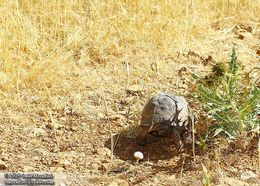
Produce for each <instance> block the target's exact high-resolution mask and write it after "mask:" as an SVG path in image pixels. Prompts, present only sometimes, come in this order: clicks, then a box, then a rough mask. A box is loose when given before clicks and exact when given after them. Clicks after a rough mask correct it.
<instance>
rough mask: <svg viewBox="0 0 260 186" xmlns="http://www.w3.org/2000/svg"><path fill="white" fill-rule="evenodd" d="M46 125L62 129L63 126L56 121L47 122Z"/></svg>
mask: <svg viewBox="0 0 260 186" xmlns="http://www.w3.org/2000/svg"><path fill="white" fill-rule="evenodd" d="M46 127H47V128H48V129H61V128H62V127H63V125H61V124H59V123H56V122H54V123H49V124H47V125H46Z"/></svg>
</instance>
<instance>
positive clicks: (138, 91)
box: [126, 85, 144, 96]
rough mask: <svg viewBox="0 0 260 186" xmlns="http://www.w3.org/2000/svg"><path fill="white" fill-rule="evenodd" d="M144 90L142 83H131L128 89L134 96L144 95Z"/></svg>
mask: <svg viewBox="0 0 260 186" xmlns="http://www.w3.org/2000/svg"><path fill="white" fill-rule="evenodd" d="M143 91H144V89H143V86H141V85H131V86H130V87H129V88H128V89H126V92H127V93H128V94H130V95H133V96H137V95H142V92H143Z"/></svg>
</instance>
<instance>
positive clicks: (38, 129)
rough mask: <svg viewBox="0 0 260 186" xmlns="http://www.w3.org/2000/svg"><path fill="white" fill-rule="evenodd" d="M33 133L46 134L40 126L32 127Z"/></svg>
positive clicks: (35, 134) (36, 134)
mask: <svg viewBox="0 0 260 186" xmlns="http://www.w3.org/2000/svg"><path fill="white" fill-rule="evenodd" d="M33 134H34V136H46V135H47V132H46V131H45V130H44V129H42V128H34V129H33Z"/></svg>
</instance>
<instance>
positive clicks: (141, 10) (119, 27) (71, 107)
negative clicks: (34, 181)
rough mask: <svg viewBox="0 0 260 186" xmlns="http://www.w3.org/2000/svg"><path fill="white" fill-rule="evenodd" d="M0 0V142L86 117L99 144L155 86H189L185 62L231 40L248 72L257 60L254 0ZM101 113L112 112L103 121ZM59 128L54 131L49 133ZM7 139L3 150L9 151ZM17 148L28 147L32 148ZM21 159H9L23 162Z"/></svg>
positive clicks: (217, 51) (220, 53) (216, 56)
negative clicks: (131, 93) (182, 73)
mask: <svg viewBox="0 0 260 186" xmlns="http://www.w3.org/2000/svg"><path fill="white" fill-rule="evenodd" d="M0 5H1V8H0V26H1V29H0V48H1V49H2V50H0V87H1V89H0V98H1V99H0V107H1V109H0V110H1V115H0V119H1V123H2V124H1V129H2V130H0V131H1V132H2V134H3V136H4V137H5V138H4V139H1V143H15V140H20V141H25V142H26V141H27V142H28V141H31V140H32V139H33V138H30V137H29V136H28V139H27V138H26V137H24V135H26V134H27V133H26V131H24V128H25V127H27V126H29V127H40V128H41V127H43V126H44V125H45V124H46V125H48V124H51V125H54V124H55V123H58V124H68V123H70V125H72V126H71V127H73V125H75V126H76V127H78V126H79V125H81V124H82V122H85V123H87V124H88V125H89V128H90V129H89V131H87V132H86V133H84V135H85V136H86V135H89V136H88V137H85V138H84V139H82V140H86V141H87V142H85V143H90V144H91V145H93V146H95V147H100V146H103V142H104V140H105V139H106V138H107V137H109V134H111V136H112V134H115V133H117V132H119V131H122V129H124V128H127V127H133V126H136V124H137V121H138V117H139V114H140V111H141V109H142V106H143V103H144V101H146V99H147V98H148V97H150V96H151V95H152V94H153V93H155V92H159V91H168V92H173V93H176V94H184V95H186V94H188V93H190V90H189V87H188V86H187V85H186V86H184V85H181V86H179V85H180V84H182V83H183V82H185V83H186V84H188V83H189V82H190V81H191V78H190V72H193V73H201V72H202V73H206V72H207V71H208V69H209V68H210V66H208V65H206V66H205V65H203V62H205V61H206V59H207V58H208V57H209V56H211V57H212V59H213V60H211V61H210V63H214V62H215V61H224V60H226V61H227V60H228V59H229V54H230V51H231V49H232V47H233V46H235V47H236V49H237V52H238V54H239V60H240V61H241V63H242V66H243V67H244V71H245V72H250V70H252V69H254V67H257V65H258V64H257V63H259V53H258V52H259V50H260V45H259V43H260V42H259V39H260V38H259V35H260V19H259V12H260V3H259V0H230V1H226V0H223V1H207V0H190V1H182V0H177V1H171V0H164V1H163V0H160V1H148V0H142V1H137V0H134V1H116V0H108V1H102V0H95V1H83V0H78V1H72V0H64V1H61V0H57V1H51V0H46V1H45V0H40V1H30V0H24V1H0ZM257 51H258V52H257ZM192 52H194V53H192ZM257 55H258V56H257ZM181 67H187V71H188V75H187V76H186V75H185V76H184V77H180V76H179V75H178V70H179V69H180V68H181ZM254 73H257V72H256V71H254ZM250 75H251V74H250ZM254 76H257V75H254ZM133 85H136V86H137V89H138V90H137V93H136V95H134V96H129V94H128V93H126V90H127V89H129V88H130V89H131V88H133ZM140 92H141V93H140ZM103 98H105V100H106V108H105V107H104V99H103ZM129 107H130V115H129V118H127V122H126V121H125V120H126V119H125V118H124V116H126V115H127V112H128V109H129ZM50 113H51V115H50ZM128 114H129V113H128ZM75 115H76V116H75ZM104 115H108V117H111V118H112V119H110V121H111V120H113V119H115V120H116V121H115V122H114V123H112V124H107V123H106V122H104V121H103V120H102V119H104V118H106V117H104ZM121 115H123V118H119V120H118V116H121ZM64 116H65V119H66V122H64V118H63V117H64ZM70 116H71V117H70ZM78 117H79V118H81V119H80V120H77V118H78ZM127 117H128V116H127ZM68 120H69V121H68ZM111 122H112V121H111ZM82 125H83V124H82ZM110 127H111V128H110ZM84 130H85V128H84ZM99 130H101V131H99ZM11 133H12V135H10V134H11ZM14 135H17V136H18V139H16V137H17V136H16V137H14ZM50 135H52V134H50ZM63 135H64V134H60V136H59V133H58V134H57V136H56V133H55V139H53V140H54V141H59V140H63ZM19 136H20V137H21V138H22V139H21V138H20V137H19ZM74 137H75V139H77V140H78V138H77V136H74ZM73 139H74V138H73ZM49 140H52V138H50V139H49ZM77 140H76V142H77ZM79 141H80V140H79ZM35 143H36V142H35ZM46 144H47V143H46ZM46 144H45V145H46ZM62 145H64V144H63V143H59V142H57V143H54V147H51V148H57V149H60V148H61V146H62ZM29 146H30V145H29ZM4 148H6V149H5V150H6V151H5V153H6V154H8V153H11V154H12V153H15V152H14V151H13V150H11V148H7V147H4ZM18 151H19V149H18ZM22 151H23V152H22V153H24V154H26V155H28V156H29V157H30V152H29V150H28V151H27V150H24V149H23V150H22ZM57 151H59V150H57ZM83 151H84V149H83ZM20 153H21V152H20ZM58 159H59V158H58ZM7 162H9V163H11V160H10V161H9V160H8V161H7ZM23 162H25V161H23V160H20V162H19V163H20V166H18V165H17V166H14V168H13V169H17V170H23ZM11 164H12V163H11ZM36 164H37V166H38V169H39V170H47V169H48V166H45V167H41V166H40V164H41V163H39V162H38V163H36ZM54 167H55V166H54ZM13 169H10V170H13ZM34 170H37V168H35V169H34ZM71 170H75V171H81V169H80V170H79V169H78V167H75V168H74V169H71ZM83 170H84V169H83Z"/></svg>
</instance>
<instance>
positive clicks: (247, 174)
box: [241, 171, 257, 180]
mask: <svg viewBox="0 0 260 186" xmlns="http://www.w3.org/2000/svg"><path fill="white" fill-rule="evenodd" d="M256 177H257V175H256V174H255V173H254V172H252V171H246V172H244V173H243V174H241V179H242V180H249V179H251V178H256Z"/></svg>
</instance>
